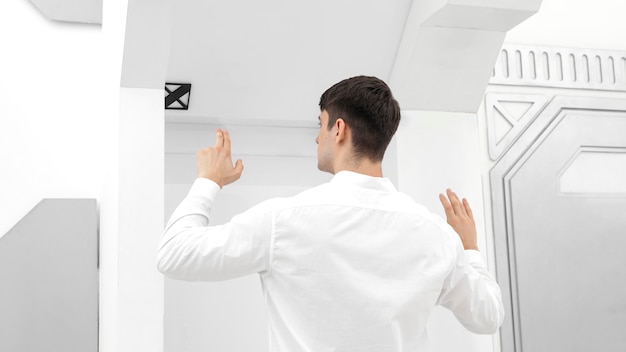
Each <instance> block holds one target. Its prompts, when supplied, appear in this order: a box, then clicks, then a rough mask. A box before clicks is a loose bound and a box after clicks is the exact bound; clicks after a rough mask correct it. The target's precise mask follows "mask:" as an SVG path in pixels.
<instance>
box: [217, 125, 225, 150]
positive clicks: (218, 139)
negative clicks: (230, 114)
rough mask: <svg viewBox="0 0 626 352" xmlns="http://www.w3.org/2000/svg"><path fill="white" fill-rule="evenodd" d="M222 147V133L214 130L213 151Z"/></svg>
mask: <svg viewBox="0 0 626 352" xmlns="http://www.w3.org/2000/svg"><path fill="white" fill-rule="evenodd" d="M223 147H224V132H223V131H222V130H221V129H219V128H218V129H216V130H215V149H219V148H223Z"/></svg>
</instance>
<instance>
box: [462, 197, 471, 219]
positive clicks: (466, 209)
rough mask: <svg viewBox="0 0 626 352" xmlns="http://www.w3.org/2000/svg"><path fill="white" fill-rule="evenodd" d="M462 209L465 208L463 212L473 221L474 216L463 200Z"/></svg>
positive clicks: (465, 200) (466, 202)
mask: <svg viewBox="0 0 626 352" xmlns="http://www.w3.org/2000/svg"><path fill="white" fill-rule="evenodd" d="M463 207H464V208H465V212H466V213H467V216H469V217H470V218H472V219H473V218H474V214H473V213H472V208H470V205H469V202H468V201H467V199H465V198H463Z"/></svg>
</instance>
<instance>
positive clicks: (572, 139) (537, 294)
mask: <svg viewBox="0 0 626 352" xmlns="http://www.w3.org/2000/svg"><path fill="white" fill-rule="evenodd" d="M491 188H492V196H493V216H494V236H495V246H496V261H497V276H498V281H499V282H500V285H501V286H502V289H503V295H504V297H503V298H504V301H505V305H506V308H507V310H508V312H507V318H506V322H505V324H504V326H503V327H502V329H501V333H502V335H501V336H502V339H501V341H502V347H503V348H502V351H503V352H512V351H515V352H521V351H525V352H541V351H550V352H553V351H568V352H583V351H585V352H586V351H603V352H604V351H607V352H610V351H615V352H617V351H626V252H625V251H626V101H623V100H604V99H584V98H564V97H556V98H554V100H553V101H552V102H551V103H550V104H549V105H548V107H547V108H546V109H545V110H544V111H543V112H542V113H541V114H540V115H539V116H538V117H537V118H536V119H535V121H533V122H532V123H531V124H530V126H529V127H528V129H527V130H526V131H525V132H524V133H523V134H522V136H521V137H520V138H519V139H518V140H517V141H516V143H515V144H514V145H513V146H512V147H511V148H510V149H509V150H508V152H507V153H506V154H505V155H504V156H503V157H502V158H501V159H500V161H499V162H498V163H497V164H496V165H495V166H494V168H493V169H492V171H491Z"/></svg>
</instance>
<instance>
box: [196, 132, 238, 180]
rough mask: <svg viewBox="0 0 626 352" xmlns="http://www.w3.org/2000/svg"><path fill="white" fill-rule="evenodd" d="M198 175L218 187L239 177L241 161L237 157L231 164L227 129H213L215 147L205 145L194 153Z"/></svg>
mask: <svg viewBox="0 0 626 352" xmlns="http://www.w3.org/2000/svg"><path fill="white" fill-rule="evenodd" d="M196 166H197V168H198V177H203V178H208V179H209V180H212V181H213V182H215V183H217V184H218V185H219V186H220V188H221V187H224V186H226V185H227V184H230V183H233V182H235V181H237V180H238V179H239V177H241V173H242V172H243V162H242V161H241V159H238V160H237V162H236V163H235V165H234V166H233V160H232V158H231V154H230V135H229V134H228V131H226V130H221V129H219V128H218V129H217V130H215V147H213V148H211V147H206V148H204V149H201V150H199V151H198V152H197V153H196Z"/></svg>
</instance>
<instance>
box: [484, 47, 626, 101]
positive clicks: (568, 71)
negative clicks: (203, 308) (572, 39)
mask: <svg viewBox="0 0 626 352" xmlns="http://www.w3.org/2000/svg"><path fill="white" fill-rule="evenodd" d="M489 84H501V85H514V86H536V87H553V88H573V89H591V90H603V91H618V92H626V52H624V51H608V50H592V49H574V48H557V47H542V46H527V45H517V44H504V45H503V47H502V50H501V51H500V55H499V56H498V59H497V61H496V65H495V67H494V69H493V73H492V76H491V79H490V80H489Z"/></svg>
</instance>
